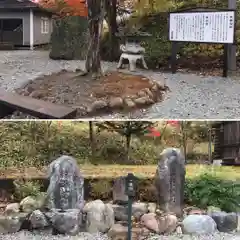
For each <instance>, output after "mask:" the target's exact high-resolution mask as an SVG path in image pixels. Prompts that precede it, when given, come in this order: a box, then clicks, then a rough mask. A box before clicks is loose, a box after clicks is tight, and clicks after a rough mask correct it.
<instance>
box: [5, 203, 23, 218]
mask: <svg viewBox="0 0 240 240" xmlns="http://www.w3.org/2000/svg"><path fill="white" fill-rule="evenodd" d="M19 212H20V204H19V203H9V204H8V205H7V206H6V208H5V211H4V214H6V215H11V214H15V213H19Z"/></svg>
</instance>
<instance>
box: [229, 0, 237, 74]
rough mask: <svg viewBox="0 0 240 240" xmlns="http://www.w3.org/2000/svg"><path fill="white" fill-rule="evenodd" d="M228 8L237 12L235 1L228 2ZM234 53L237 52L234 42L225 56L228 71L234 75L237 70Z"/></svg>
mask: <svg viewBox="0 0 240 240" xmlns="http://www.w3.org/2000/svg"><path fill="white" fill-rule="evenodd" d="M228 8H229V9H233V10H235V11H236V10H237V3H236V0H228ZM235 23H236V19H235ZM236 52H237V44H236V42H235V43H234V44H229V45H228V53H227V56H228V69H229V71H230V72H231V73H234V72H236V70H237V56H236Z"/></svg>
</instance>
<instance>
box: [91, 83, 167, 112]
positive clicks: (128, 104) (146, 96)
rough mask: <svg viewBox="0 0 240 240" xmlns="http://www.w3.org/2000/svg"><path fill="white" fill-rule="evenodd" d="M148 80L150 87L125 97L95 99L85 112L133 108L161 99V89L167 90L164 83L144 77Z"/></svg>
mask: <svg viewBox="0 0 240 240" xmlns="http://www.w3.org/2000/svg"><path fill="white" fill-rule="evenodd" d="M146 80H148V81H149V83H150V85H151V87H150V88H144V89H142V90H140V91H139V92H138V93H137V94H135V95H131V96H127V97H123V98H122V97H112V98H110V99H107V100H96V101H95V102H93V104H92V105H91V106H90V107H89V108H88V109H87V114H89V115H94V114H96V113H97V112H99V111H104V110H116V109H124V110H133V109H137V108H142V107H146V106H149V105H152V104H154V103H156V102H158V101H160V100H162V95H163V91H167V90H169V88H168V87H167V86H166V85H165V84H164V85H162V84H160V83H158V82H157V81H154V80H151V79H148V78H146Z"/></svg>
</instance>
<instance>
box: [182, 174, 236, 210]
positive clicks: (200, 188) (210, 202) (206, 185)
mask: <svg viewBox="0 0 240 240" xmlns="http://www.w3.org/2000/svg"><path fill="white" fill-rule="evenodd" d="M185 198H186V201H187V202H189V203H190V204H193V205H196V206H198V207H202V208H206V207H207V206H214V207H219V208H220V209H222V210H223V211H227V212H231V211H238V210H239V203H240V184H239V182H238V183H236V182H232V181H225V180H223V179H220V178H218V177H217V176H215V175H214V174H208V173H204V174H202V175H200V176H198V177H197V178H194V179H188V180H187V182H186V186H185Z"/></svg>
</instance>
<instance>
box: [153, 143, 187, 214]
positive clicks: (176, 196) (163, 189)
mask: <svg viewBox="0 0 240 240" xmlns="http://www.w3.org/2000/svg"><path fill="white" fill-rule="evenodd" d="M185 173H186V171H185V159H184V156H183V154H182V153H181V151H180V149H176V148H167V149H165V150H163V152H162V153H161V154H160V159H159V162H158V167H157V171H156V175H155V186H156V191H157V200H158V204H159V207H160V208H161V209H162V210H163V211H165V212H173V213H175V214H176V215H177V216H181V215H182V209H183V204H184V184H185Z"/></svg>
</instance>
